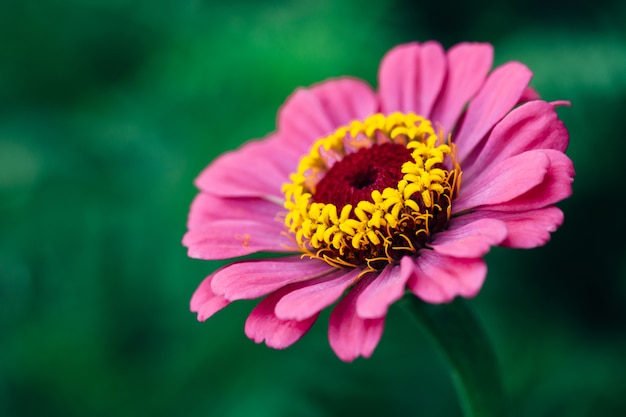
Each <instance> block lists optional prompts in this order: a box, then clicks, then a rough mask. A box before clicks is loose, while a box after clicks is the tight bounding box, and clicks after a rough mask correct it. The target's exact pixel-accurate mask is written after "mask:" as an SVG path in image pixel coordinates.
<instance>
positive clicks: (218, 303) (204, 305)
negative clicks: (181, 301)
mask: <svg viewBox="0 0 626 417" xmlns="http://www.w3.org/2000/svg"><path fill="white" fill-rule="evenodd" d="M215 274H216V272H214V273H213V274H211V275H209V276H208V277H207V278H205V279H204V280H203V281H202V282H201V283H200V286H198V289H197V290H196V291H195V292H194V293H193V296H192V297H191V301H190V303H189V308H190V310H191V311H192V312H193V313H198V320H199V321H205V320H206V319H208V318H209V317H211V316H212V315H213V314H215V313H217V312H218V311H220V310H221V309H223V308H224V307H226V306H227V305H228V304H229V301H228V300H226V299H225V298H224V297H222V296H219V295H216V294H215V293H213V290H211V281H212V280H213V277H214V276H215Z"/></svg>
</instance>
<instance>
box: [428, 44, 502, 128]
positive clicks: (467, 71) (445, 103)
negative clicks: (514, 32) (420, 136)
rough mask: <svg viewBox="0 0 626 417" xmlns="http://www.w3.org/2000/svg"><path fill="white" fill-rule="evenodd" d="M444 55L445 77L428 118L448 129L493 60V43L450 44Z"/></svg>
mask: <svg viewBox="0 0 626 417" xmlns="http://www.w3.org/2000/svg"><path fill="white" fill-rule="evenodd" d="M447 58H448V73H447V78H446V81H445V83H444V86H443V89H442V91H441V94H440V95H439V98H438V99H437V103H436V104H435V107H434V109H433V111H432V113H431V117H430V119H431V120H432V121H433V122H439V124H440V125H441V126H442V127H443V129H444V131H445V132H447V133H450V132H451V131H452V128H453V127H454V125H455V123H456V122H457V120H458V119H459V115H460V114H461V112H462V111H463V108H464V107H465V105H466V104H467V102H468V101H469V100H470V99H471V98H472V97H473V96H474V94H476V92H477V91H478V89H479V88H480V86H481V85H483V82H484V81H485V78H486V77H487V73H488V72H489V70H490V69H491V65H492V63H493V47H492V46H491V45H489V44H487V43H461V44H458V45H456V46H454V47H452V48H450V50H449V51H448V56H447Z"/></svg>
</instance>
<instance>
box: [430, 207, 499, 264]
mask: <svg viewBox="0 0 626 417" xmlns="http://www.w3.org/2000/svg"><path fill="white" fill-rule="evenodd" d="M461 219H462V217H461ZM461 219H453V220H452V222H451V227H450V229H449V230H446V231H444V232H440V233H437V235H436V236H435V239H434V240H433V242H432V244H430V246H431V247H432V248H433V249H434V250H435V251H436V252H438V253H440V254H442V255H448V256H453V257H456V258H478V257H481V256H483V255H484V254H486V253H487V252H489V249H490V248H491V247H492V246H496V245H498V244H500V243H501V242H502V241H503V240H504V239H506V236H507V228H506V226H505V224H504V223H503V222H501V221H499V220H495V219H480V220H476V221H473V222H471V223H467V222H464V221H462V220H461Z"/></svg>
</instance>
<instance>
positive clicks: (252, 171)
mask: <svg viewBox="0 0 626 417" xmlns="http://www.w3.org/2000/svg"><path fill="white" fill-rule="evenodd" d="M297 168H298V160H297V158H296V157H294V156H293V154H292V153H289V152H287V151H286V150H285V148H284V147H282V146H280V143H279V138H278V136H273V137H270V138H267V139H263V140H256V141H252V142H248V143H246V144H245V145H243V146H242V147H241V148H239V149H238V150H236V151H232V152H227V153H225V154H223V155H221V156H220V157H218V158H217V159H216V160H215V161H213V163H211V164H210V165H209V166H208V167H207V168H205V170H204V171H202V173H200V175H199V176H198V178H196V180H195V184H196V187H198V188H199V189H200V190H202V191H204V192H206V193H209V194H214V195H218V196H222V197H273V198H278V199H283V198H284V196H283V193H282V191H281V187H282V185H283V184H284V183H286V182H287V181H289V174H290V173H291V172H295V171H296V170H297Z"/></svg>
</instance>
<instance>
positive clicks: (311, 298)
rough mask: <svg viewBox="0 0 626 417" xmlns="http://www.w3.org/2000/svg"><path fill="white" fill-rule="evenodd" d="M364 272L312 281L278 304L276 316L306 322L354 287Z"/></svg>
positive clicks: (349, 272)
mask: <svg viewBox="0 0 626 417" xmlns="http://www.w3.org/2000/svg"><path fill="white" fill-rule="evenodd" d="M361 272H362V271H361V270H360V269H352V270H349V271H345V270H340V271H337V272H336V273H333V274H330V275H327V276H324V277H321V278H317V279H315V280H310V281H307V282H306V285H302V286H300V288H297V289H294V290H292V291H290V292H289V293H288V294H287V295H285V296H284V297H283V298H282V299H281V300H280V301H279V302H278V304H276V310H275V313H276V316H277V317H279V318H281V319H285V320H287V319H291V320H304V319H307V318H309V317H311V316H313V315H314V314H317V313H319V312H320V311H321V310H322V309H324V308H326V307H328V306H329V305H331V304H332V303H334V302H335V301H337V299H338V298H339V297H341V295H342V294H343V292H344V291H345V290H346V289H347V288H348V287H349V286H350V285H352V284H353V283H354V282H355V281H356V280H357V278H358V276H359V274H360V273H361Z"/></svg>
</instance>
